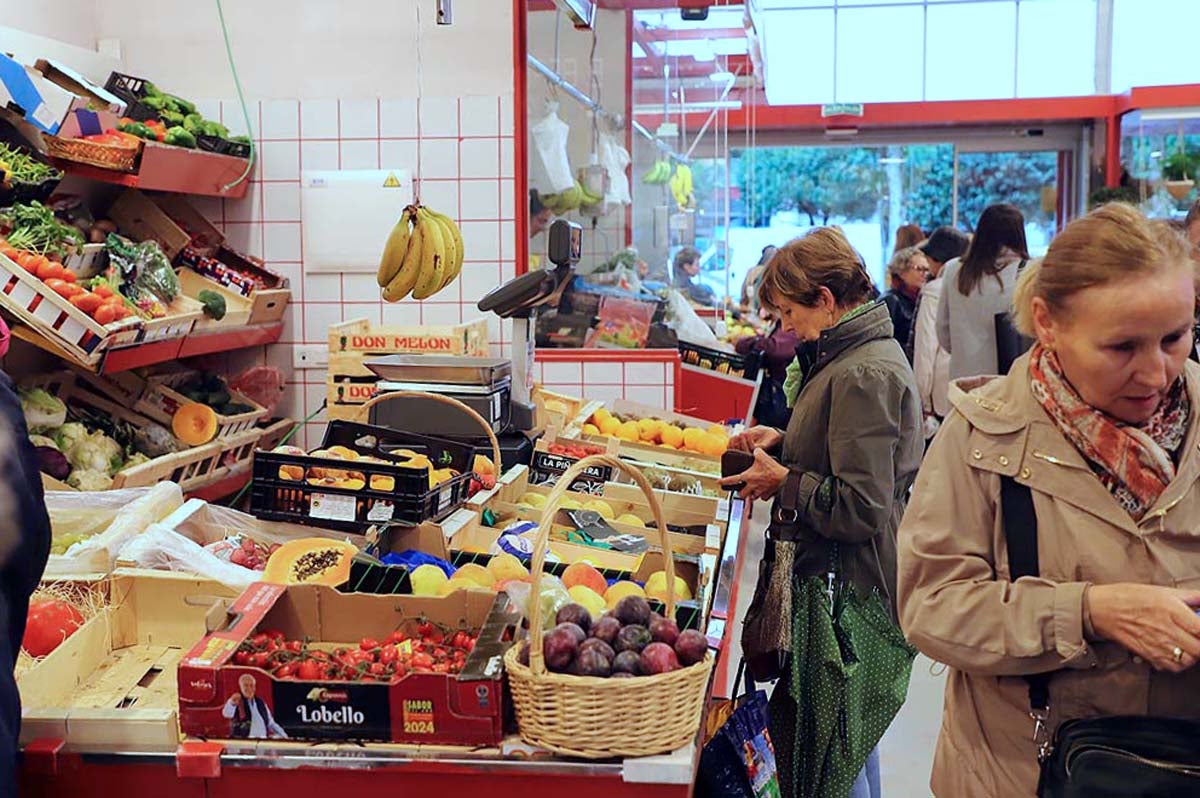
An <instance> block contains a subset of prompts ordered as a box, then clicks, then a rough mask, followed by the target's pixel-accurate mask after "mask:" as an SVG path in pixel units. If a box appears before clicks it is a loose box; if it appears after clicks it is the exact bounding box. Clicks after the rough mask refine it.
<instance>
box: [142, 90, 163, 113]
mask: <svg viewBox="0 0 1200 798" xmlns="http://www.w3.org/2000/svg"><path fill="white" fill-rule="evenodd" d="M142 104H143V105H145V106H148V107H150V108H153V109H154V110H155V111H161V110H163V109H164V108H166V107H167V98H166V97H162V96H159V95H152V94H147V95H146V96H145V97H143V98H142Z"/></svg>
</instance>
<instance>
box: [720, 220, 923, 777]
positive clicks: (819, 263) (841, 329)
mask: <svg viewBox="0 0 1200 798" xmlns="http://www.w3.org/2000/svg"><path fill="white" fill-rule="evenodd" d="M871 287H872V286H871V282H870V278H869V277H868V276H867V273H866V271H865V270H864V269H863V267H862V265H861V262H860V261H859V258H858V255H857V253H856V252H855V251H854V249H853V247H851V246H850V243H849V241H847V240H846V238H845V236H844V235H843V234H842V233H840V232H839V231H837V230H833V229H831V228H818V229H816V230H813V231H811V232H809V233H808V234H807V235H805V236H803V237H802V238H798V239H796V240H794V241H792V242H791V243H789V244H788V245H787V246H785V247H784V248H783V249H781V250H780V251H779V253H778V254H777V255H776V256H775V257H774V258H773V259H772V261H771V263H770V264H769V265H768V266H767V269H766V272H765V273H764V275H763V278H762V284H761V286H760V288H759V299H760V301H761V302H762V304H763V306H764V307H766V308H769V309H770V310H772V311H773V312H775V313H776V314H777V315H778V317H779V318H780V320H781V323H782V324H783V328H784V329H785V330H787V331H790V332H794V333H795V334H796V335H797V336H798V337H799V338H800V341H801V344H800V346H799V348H798V349H797V363H796V364H794V367H793V372H794V373H795V372H799V374H795V376H796V377H797V378H796V379H792V380H790V381H789V384H788V385H787V386H785V390H788V389H789V388H790V392H791V395H790V396H789V400H790V401H792V402H793V408H792V416H791V420H790V421H789V423H788V427H787V429H786V430H778V429H773V428H770V427H761V426H760V427H751V428H750V429H749V430H747V431H746V432H744V433H742V434H740V435H738V436H735V437H734V438H733V439H732V440H731V441H730V446H731V447H732V448H735V449H740V450H742V451H747V452H753V454H754V464H753V465H752V466H751V467H750V468H749V469H748V470H746V471H745V472H743V473H741V474H738V475H737V476H734V477H730V478H729V479H727V480H725V483H726V484H730V485H733V484H737V483H742V482H744V483H745V487H744V488H743V489H742V490H741V491H740V495H741V496H743V497H744V498H747V499H773V505H772V508H771V528H770V531H769V537H770V538H772V539H786V540H790V541H793V542H794V543H795V544H796V545H795V562H794V566H793V573H795V574H796V575H797V576H800V577H807V576H819V575H824V574H825V573H826V572H827V571H829V569H830V565H831V559H833V560H835V561H836V567H837V570H838V573H839V575H840V578H841V580H842V581H843V582H848V583H851V584H853V585H854V586H855V587H856V588H858V590H859V591H860V592H863V593H866V594H870V593H872V592H876V591H877V592H878V594H879V595H880V597H881V598H882V599H883V602H884V604H885V605H886V607H887V608H888V610H889V611H890V612H891V615H892V618H893V619H894V618H895V593H896V591H895V586H896V528H897V527H898V526H899V524H900V518H901V516H902V515H903V513H904V503H905V496H906V495H907V493H908V488H909V486H910V485H911V484H912V481H913V479H914V477H915V476H916V473H917V469H918V467H919V466H920V464H921V456H922V452H923V449H924V446H923V443H922V437H921V402H920V398H919V393H918V390H917V385H916V381H915V380H914V378H913V373H912V369H911V367H910V366H909V364H908V360H907V358H906V357H905V356H904V352H903V350H902V349H901V348H900V344H899V343H897V341H896V339H895V337H894V336H893V330H892V321H891V318H890V316H889V314H888V310H887V307H886V306H885V305H884V304H883V303H882V302H878V301H873V300H871V298H870V297H871V296H872V291H871ZM801 374H802V376H800V375H801ZM755 611H765V612H770V608H764V607H754V606H751V608H750V610H749V612H750V613H754V612H755ZM779 684H780V687H777V688H776V690H775V691H774V693H773V695H772V697H771V732H772V738H773V739H774V740H775V745H776V748H777V750H778V754H779V756H778V761H779V762H780V776H781V782H780V783H781V785H782V786H783V787H784V794H785V795H786V794H793V793H792V791H791V789H790V785H789V781H790V773H789V772H788V771H789V770H790V768H789V767H788V765H787V764H785V763H788V762H790V761H791V756H792V753H793V746H792V743H793V741H792V739H791V737H792V730H793V729H794V719H795V716H796V713H797V711H798V708H797V706H796V704H795V702H794V701H793V699H792V697H791V696H790V695H789V692H788V690H787V689H786V686H787V680H786V679H781V680H780V683H779ZM864 774H865V775H863V776H860V778H859V781H858V782H856V783H855V785H854V789H853V790H852V791H851V793H850V794H851V796H852V798H858V796H864V797H865V796H871V798H877V796H878V795H879V787H878V756H877V753H875V754H872V757H871V759H868V762H867V767H866V768H864ZM871 777H873V778H871Z"/></svg>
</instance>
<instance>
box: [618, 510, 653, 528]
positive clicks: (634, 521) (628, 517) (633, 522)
mask: <svg viewBox="0 0 1200 798" xmlns="http://www.w3.org/2000/svg"><path fill="white" fill-rule="evenodd" d="M616 522H617V523H618V524H629V525H630V526H640V527H645V526H646V522H645V521H643V520H642V519H640V518H638V517H637V516H636V515H634V514H633V513H625V514H624V515H618V516H617V518H616Z"/></svg>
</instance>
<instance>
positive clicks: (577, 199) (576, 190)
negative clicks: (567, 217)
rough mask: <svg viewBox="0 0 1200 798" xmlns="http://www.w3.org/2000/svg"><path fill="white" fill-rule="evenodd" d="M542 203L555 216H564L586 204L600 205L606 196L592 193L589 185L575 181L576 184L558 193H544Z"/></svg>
mask: <svg viewBox="0 0 1200 798" xmlns="http://www.w3.org/2000/svg"><path fill="white" fill-rule="evenodd" d="M541 199H542V204H543V205H545V206H546V207H547V208H549V209H550V210H551V211H552V212H553V213H554V215H555V216H563V215H564V214H567V213H570V212H571V211H577V210H579V209H580V208H581V207H583V206H584V205H599V204H600V203H602V202H604V197H597V196H596V195H595V194H592V193H590V192H589V191H588V190H587V187H586V186H584V185H583V184H582V183H580V182H579V181H578V180H576V181H575V185H573V186H571V187H570V188H569V189H567V190H566V191H560V192H558V193H557V194H544V195H542V198H541Z"/></svg>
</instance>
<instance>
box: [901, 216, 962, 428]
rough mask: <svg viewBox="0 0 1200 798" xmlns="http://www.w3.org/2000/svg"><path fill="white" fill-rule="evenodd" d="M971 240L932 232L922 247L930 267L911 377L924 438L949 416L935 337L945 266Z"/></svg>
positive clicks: (916, 324) (944, 370)
mask: <svg viewBox="0 0 1200 798" xmlns="http://www.w3.org/2000/svg"><path fill="white" fill-rule="evenodd" d="M969 241H970V239H968V238H967V236H966V234H965V233H962V232H960V231H958V230H955V229H954V228H953V227H948V226H942V227H939V228H937V229H936V230H934V231H933V233H932V234H930V236H929V240H928V241H926V242H925V243H924V244H922V245H921V252H923V253H924V254H925V260H926V262H928V263H929V280H928V282H926V283H925V285H924V286H923V287H922V288H921V295H920V296H918V297H917V311H916V318H915V319H914V321H913V325H912V353H913V375H914V376H915V377H916V378H917V388H918V389H919V390H920V392H921V412H922V414H923V415H924V418H925V437H926V438H927V439H928V438H932V437H933V435H934V434H935V433H936V432H937V429H938V426H939V425H940V424H941V422H942V419H943V418H945V417H946V414H947V413H948V412H950V404H949V401H950V400H949V390H950V353H949V352H947V351H946V350H945V349H942V347H941V344H939V343H938V336H937V314H938V306H939V304H940V302H941V297H942V286H943V285H944V284H945V281H944V280H943V279H942V273H943V271H944V270H945V268H946V264H947V263H948V262H950V261H952V260H954V259H955V258H958V257H961V256H962V254H963V253H964V252H965V251H966V249H967V244H968V242H969Z"/></svg>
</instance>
